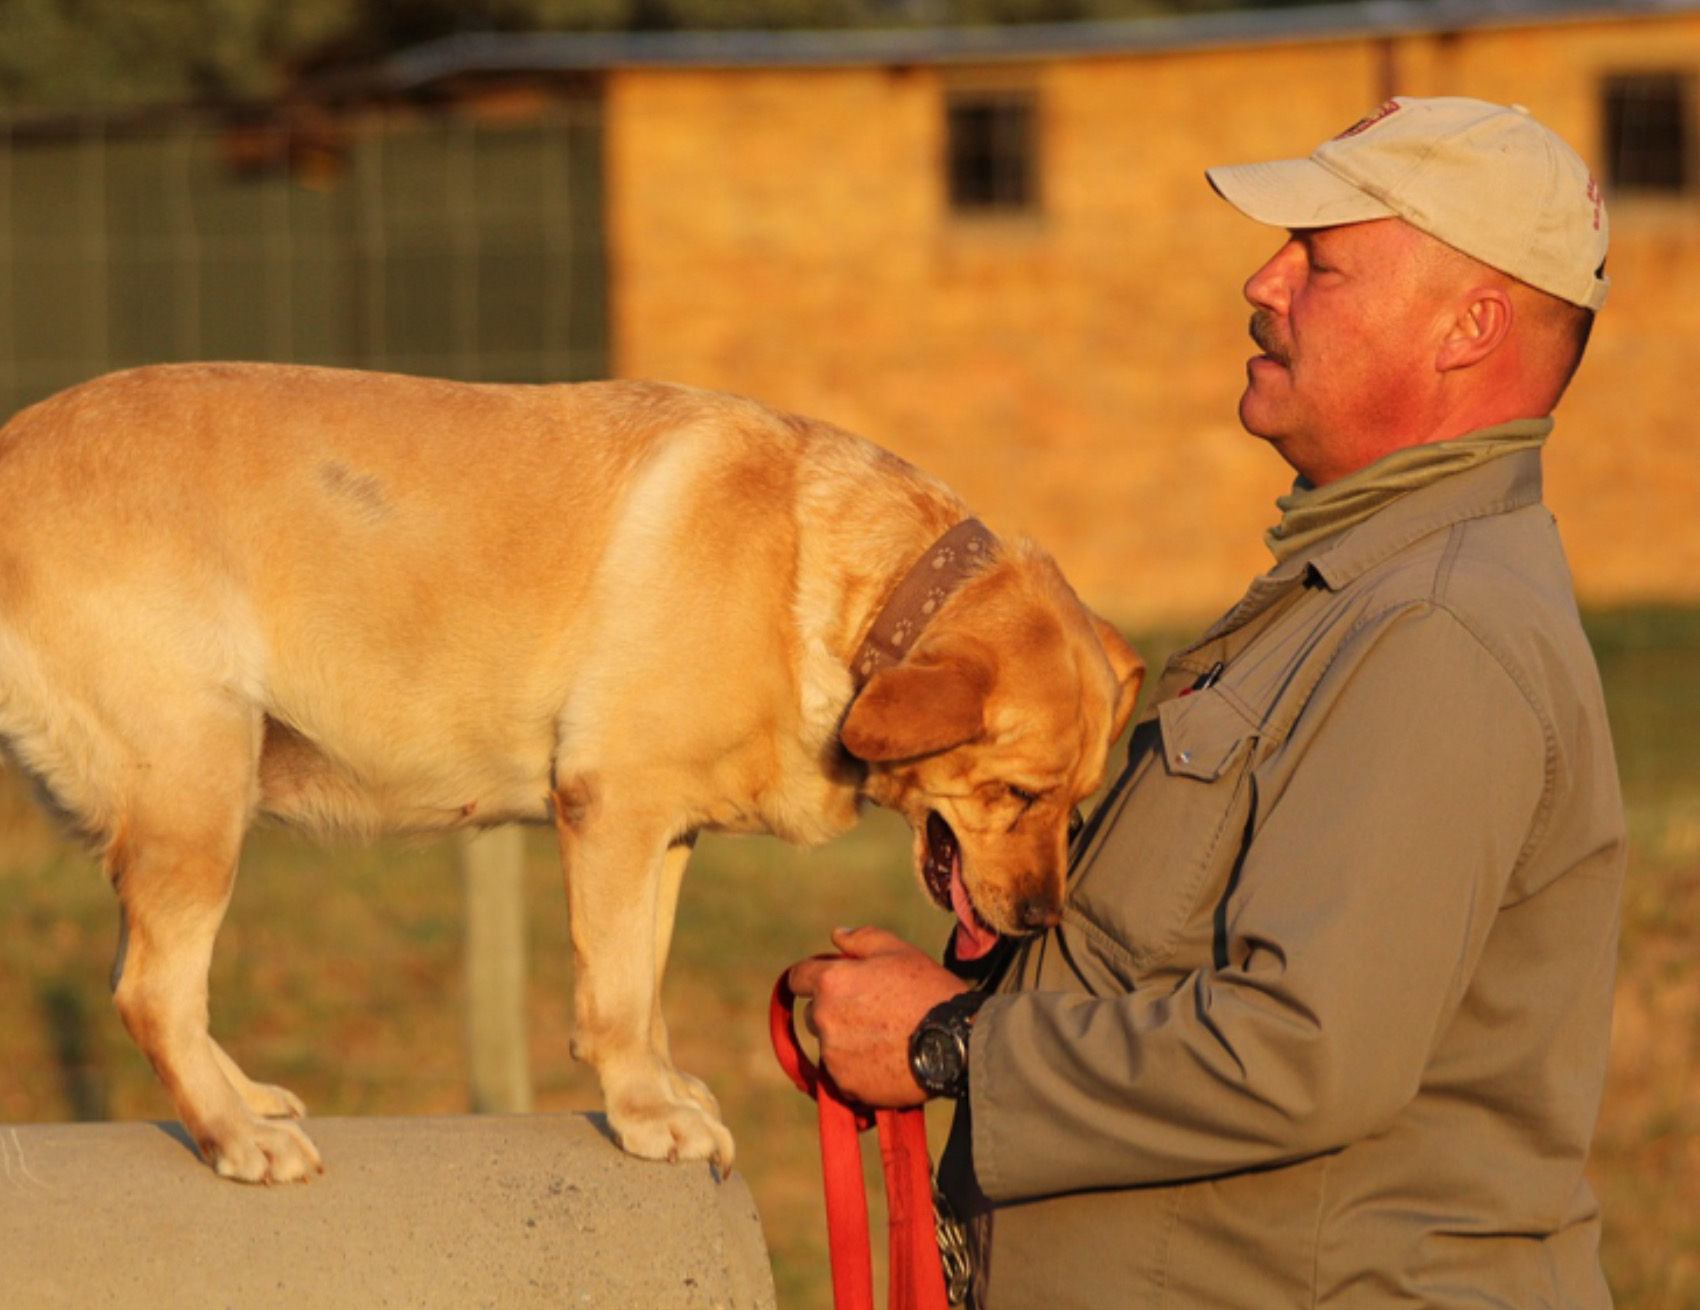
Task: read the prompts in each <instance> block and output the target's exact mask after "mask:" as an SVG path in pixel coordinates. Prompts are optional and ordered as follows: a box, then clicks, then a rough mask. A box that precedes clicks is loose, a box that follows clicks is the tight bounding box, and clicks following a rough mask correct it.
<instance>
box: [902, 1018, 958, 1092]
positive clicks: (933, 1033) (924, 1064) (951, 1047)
mask: <svg viewBox="0 0 1700 1310" xmlns="http://www.w3.org/2000/svg"><path fill="white" fill-rule="evenodd" d="M910 1065H911V1067H912V1069H913V1071H914V1074H915V1081H916V1082H918V1083H920V1084H921V1088H922V1090H923V1091H927V1092H931V1093H933V1094H934V1095H935V1096H940V1095H943V1096H948V1095H950V1094H951V1092H952V1090H953V1089H954V1087H955V1084H956V1082H957V1080H958V1079H960V1078H961V1077H962V1045H961V1042H960V1040H959V1039H958V1038H957V1036H956V1034H954V1033H951V1032H947V1031H946V1030H945V1029H943V1028H934V1027H932V1026H931V1025H929V1026H927V1027H925V1028H923V1029H921V1031H920V1032H918V1033H916V1034H915V1043H914V1048H913V1049H912V1050H911V1052H910Z"/></svg>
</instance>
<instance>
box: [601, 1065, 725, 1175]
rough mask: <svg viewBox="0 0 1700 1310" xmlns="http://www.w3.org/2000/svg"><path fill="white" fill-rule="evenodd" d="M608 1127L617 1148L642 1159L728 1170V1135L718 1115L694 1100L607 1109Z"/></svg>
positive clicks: (668, 1101) (705, 1090) (710, 1098)
mask: <svg viewBox="0 0 1700 1310" xmlns="http://www.w3.org/2000/svg"><path fill="white" fill-rule="evenodd" d="M693 1081H694V1080H693ZM704 1092H705V1094H706V1093H707V1089H706V1088H705V1089H704ZM713 1099H714V1098H713V1097H712V1096H710V1097H709V1100H711V1101H712V1100H713ZM608 1124H609V1127H611V1128H612V1129H613V1130H614V1137H615V1139H616V1140H617V1141H618V1142H619V1143H620V1146H621V1148H622V1149H623V1150H625V1151H627V1152H628V1153H629V1154H631V1155H635V1156H639V1157H640V1158H642V1159H645V1160H667V1161H671V1162H673V1163H678V1162H679V1161H681V1160H707V1161H709V1162H710V1163H712V1164H714V1165H715V1166H716V1167H717V1168H719V1169H720V1170H721V1171H722V1172H724V1171H727V1170H730V1169H731V1167H732V1158H733V1154H734V1151H733V1146H732V1134H731V1133H730V1132H729V1131H727V1128H726V1125H725V1124H723V1123H721V1122H720V1116H719V1115H718V1114H714V1113H711V1112H710V1111H709V1110H708V1109H707V1108H706V1107H705V1106H703V1105H701V1104H699V1103H697V1102H696V1101H695V1100H692V1101H690V1102H680V1101H675V1100H667V1101H662V1102H658V1103H651V1104H638V1105H626V1106H624V1107H621V1108H615V1107H612V1106H611V1107H610V1108H609V1111H608Z"/></svg>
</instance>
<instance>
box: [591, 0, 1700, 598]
mask: <svg viewBox="0 0 1700 1310" xmlns="http://www.w3.org/2000/svg"><path fill="white" fill-rule="evenodd" d="M1697 67H1700V13H1689V14H1672V15H1668V16H1661V17H1650V18H1649V17H1641V18H1631V17H1618V18H1609V19H1601V20H1598V21H1585V22H1584V21H1566V22H1556V21H1549V22H1546V23H1544V24H1543V23H1530V24H1526V25H1522V26H1517V27H1508V28H1504V29H1487V30H1481V29H1477V30H1471V31H1467V32H1462V33H1454V34H1450V35H1432V34H1424V35H1415V34H1412V35H1400V36H1393V37H1387V36H1379V37H1361V38H1352V37H1347V38H1337V39H1315V40H1286V41H1265V42H1259V43H1247V44H1242V45H1222V46H1213V47H1210V48H1193V49H1184V50H1179V51H1167V52H1128V53H1121V54H1112V55H1094V56H1076V57H1068V58H1047V59H1033V60H1009V61H1003V62H999V63H996V64H991V65H986V66H982V67H978V68H975V67H970V66H961V65H953V64H926V63H922V64H919V65H911V66H906V67H886V66H855V65H851V66H835V67H827V68H794V69H786V68H747V67H746V68H724V69H713V68H672V69H667V68H651V69H644V68H630V69H625V70H620V71H618V72H615V73H613V74H611V75H610V76H609V78H608V82H607V97H608V99H607V119H606V122H607V134H608V135H607V144H606V150H607V168H608V185H609V189H610V211H609V234H610V243H611V273H612V279H613V282H612V303H613V305H614V323H613V333H614V343H613V358H614V364H615V371H616V372H617V373H619V374H622V375H625V376H646V377H662V378H669V379H673V380H676V381H682V382H688V383H692V384H696V385H701V386H708V387H714V388H720V389H725V390H731V391H738V392H742V393H746V394H750V395H754V396H757V397H760V398H762V399H764V400H767V401H769V402H771V403H774V404H777V405H780V406H783V407H787V408H791V409H794V410H797V411H800V412H804V413H809V414H813V415H817V416H819V417H822V418H827V419H830V420H832V421H834V422H837V423H839V424H841V425H843V426H846V427H849V428H851V429H853V430H856V431H859V432H861V433H863V434H864V435H866V436H869V437H871V438H873V439H874V440H876V441H879V442H880V443H881V444H884V445H886V446H889V447H891V448H892V449H894V450H896V451H898V452H899V453H901V454H903V455H905V456H906V457H908V458H910V459H912V460H914V461H915V462H917V463H919V464H921V465H922V466H924V467H926V468H928V469H930V470H932V471H933V472H935V473H937V474H939V475H940V476H942V477H943V478H945V479H946V480H947V481H948V482H950V483H951V484H952V485H954V486H955V487H956V488H957V489H958V490H959V491H960V492H961V493H962V494H963V495H964V496H965V497H966V498H967V499H968V501H969V502H970V503H971V504H972V505H973V506H974V507H975V508H976V509H977V510H978V511H979V512H980V513H981V515H982V517H984V518H986V519H987V520H988V522H990V523H991V524H992V526H993V527H994V528H996V529H998V530H1000V531H1005V532H1024V533H1027V534H1029V535H1032V536H1034V537H1036V538H1038V539H1039V540H1040V541H1041V542H1043V543H1045V544H1046V545H1047V546H1049V547H1050V548H1051V549H1052V551H1053V552H1054V553H1055V554H1056V555H1057V556H1058V558H1059V559H1060V561H1061V562H1062V564H1063V566H1064V568H1065V570H1066V571H1067V572H1068V573H1069V575H1070V577H1071V578H1072V579H1073V580H1074V581H1075V583H1076V586H1077V587H1078V589H1079V590H1080V591H1081V592H1082V594H1083V595H1084V596H1085V597H1086V598H1087V599H1088V600H1089V601H1090V602H1092V603H1093V604H1095V605H1097V606H1098V607H1099V608H1101V609H1102V610H1104V611H1105V612H1106V613H1108V614H1110V615H1112V616H1114V617H1116V618H1117V619H1119V620H1122V621H1124V622H1130V623H1145V622H1152V621H1161V620H1168V619H1181V620H1190V619H1193V618H1196V617H1199V616H1203V615H1207V614H1209V613H1212V612H1215V611H1217V610H1219V609H1221V608H1222V607H1223V606H1225V605H1227V604H1229V603H1231V602H1232V600H1233V599H1235V598H1236V597H1237V596H1238V594H1239V592H1240V590H1241V589H1242V587H1243V584H1244V582H1245V581H1246V579H1247V578H1248V577H1249V576H1251V575H1252V574H1254V573H1256V572H1258V571H1260V570H1261V569H1263V568H1264V567H1266V566H1267V564H1268V562H1269V560H1268V557H1267V555H1266V553H1265V552H1264V550H1263V547H1262V545H1261V530H1262V529H1263V528H1264V527H1265V526H1267V525H1268V524H1269V523H1270V522H1272V521H1273V518H1274V517H1275V511H1274V509H1273V506H1272V501H1273V499H1274V498H1275V497H1276V496H1277V495H1279V494H1281V493H1282V492H1284V491H1285V490H1286V489H1287V487H1288V485H1289V483H1290V475H1289V473H1288V472H1287V470H1286V467H1285V465H1283V464H1282V463H1281V462H1280V461H1279V460H1278V459H1277V458H1276V457H1275V456H1274V455H1273V454H1272V453H1271V452H1270V451H1268V450H1267V449H1266V448H1264V447H1262V445H1261V444H1260V443H1258V442H1256V441H1255V440H1254V439H1252V438H1250V437H1248V436H1246V435H1245V434H1244V433H1243V432H1242V431H1241V430H1240V428H1239V426H1238V423H1237V421H1236V418H1235V402H1236V400H1237V397H1238V394H1239V390H1240V386H1241V382H1242V380H1243V364H1244V361H1245V359H1246V357H1247V356H1248V355H1249V354H1251V353H1253V352H1252V348H1251V347H1250V344H1249V341H1248V339H1247V336H1246V323H1247V320H1248V316H1249V311H1248V308H1247V306H1246V305H1245V303H1244V302H1243V300H1242V298H1241V294H1240V288H1241V286H1242V284H1243V282H1244V280H1245V278H1246V276H1247V275H1248V274H1249V273H1250V272H1251V271H1252V270H1253V269H1254V268H1255V267H1256V266H1257V265H1258V264H1259V263H1261V261H1262V260H1263V259H1264V258H1265V257H1266V256H1267V254H1268V253H1269V252H1270V251H1271V250H1273V248H1274V247H1275V245H1276V244H1277V243H1278V240H1279V238H1278V235H1277V234H1276V233H1273V232H1271V231H1269V230H1268V229H1261V228H1259V227H1257V226H1255V225H1254V224H1251V223H1250V222H1248V221H1247V220H1245V219H1243V218H1241V217H1240V216H1238V215H1237V214H1236V213H1234V212H1233V211H1232V210H1230V209H1229V208H1228V207H1227V206H1226V205H1225V204H1223V203H1222V202H1221V201H1220V200H1218V199H1216V197H1215V196H1214V195H1213V194H1212V193H1211V192H1210V190H1209V188H1208V186H1207V185H1206V183H1205V182H1204V180H1203V176H1202V173H1203V170H1204V168H1205V167H1207V166H1208V165H1211V164H1215V163H1231V162H1238V161H1243V160H1249V159H1257V158H1270V157H1279V156H1283V155H1291V154H1303V153H1306V152H1308V150H1309V149H1310V148H1311V147H1312V146H1313V145H1314V144H1316V143H1317V142H1318V141H1320V140H1322V139H1324V138H1325V137H1328V136H1331V135H1333V134H1334V133H1336V132H1338V131H1340V130H1342V129H1343V128H1345V127H1346V126H1348V125H1350V124H1351V123H1352V122H1354V121H1355V120H1356V119H1357V118H1358V117H1360V116H1361V115H1362V114H1364V113H1366V112H1368V111H1369V110H1370V109H1372V108H1373V107H1374V106H1375V105H1376V104H1377V103H1379V102H1380V100H1381V99H1382V98H1384V96H1385V95H1386V94H1388V93H1389V92H1393V91H1396V92H1399V93H1405V94H1413V95H1438V94H1462V95H1474V96H1480V97H1483V98H1486V99H1493V100H1499V101H1502V102H1512V101H1516V102H1521V103H1524V104H1526V105H1528V106H1530V107H1531V108H1532V109H1533V110H1534V112H1535V113H1536V115H1537V116H1538V117H1540V118H1541V119H1543V121H1545V122H1547V123H1548V124H1549V125H1550V126H1552V127H1554V128H1555V129H1557V130H1558V131H1559V132H1561V133H1562V134H1563V135H1564V136H1566V137H1567V138H1568V139H1569V140H1570V141H1571V142H1572V143H1573V144H1575V145H1576V146H1577V147H1578V149H1579V150H1581V152H1582V153H1583V154H1584V156H1586V157H1588V158H1589V159H1590V161H1591V162H1593V163H1595V165H1596V168H1598V166H1599V160H1598V158H1597V156H1598V150H1599V145H1598V143H1599V140H1600V132H1601V127H1600V122H1599V115H1600V108H1599V82H1600V79H1601V78H1602V77H1603V76H1606V75H1608V74H1612V73H1619V72H1623V71H1626V70H1635V69H1660V70H1663V69H1691V68H1697ZM975 83H983V84H986V85H989V86H994V87H1000V88H1001V87H1007V88H1012V89H1022V88H1025V89H1030V90H1031V91H1033V92H1035V93H1036V95H1037V103H1038V105H1039V123H1040V138H1039V141H1040V145H1039V158H1040V161H1041V181H1040V188H1041V194H1042V200H1041V203H1040V206H1039V213H1038V214H1037V216H1032V217H1023V218H1006V219H965V218H962V217H960V216H955V215H953V214H952V213H950V212H949V206H948V204H947V200H946V194H945V184H944V181H943V167H942V155H943V151H944V140H943V134H944V113H943V108H942V105H943V97H944V96H945V94H946V93H947V91H948V90H949V89H951V88H952V87H955V86H958V85H973V84H975ZM1612 221H1613V253H1612V257H1611V263H1610V269H1611V273H1612V276H1613V281H1614V288H1613V293H1612V301H1611V304H1610V305H1609V307H1608V309H1607V310H1606V312H1605V314H1604V315H1603V316H1602V319H1601V322H1600V324H1599V327H1598V329H1597V331H1596V335H1595V341H1594V345H1593V348H1592V353H1591V355H1590V358H1589V360H1588V362H1587V364H1586V366H1585V367H1584V369H1583V372H1582V375H1581V376H1580V377H1579V379H1578V381H1577V382H1576V384H1575V386H1574V387H1573V389H1572V391H1571V394H1570V395H1569V396H1568V397H1567V398H1566V401H1565V403H1564V405H1563V407H1562V408H1561V409H1560V411H1559V420H1560V422H1559V427H1558V431H1557V433H1556V435H1555V437H1554V440H1553V443H1552V445H1551V446H1550V447H1549V450H1550V457H1549V475H1548V483H1549V502H1550V503H1551V504H1552V506H1553V508H1554V509H1555V511H1556V512H1557V514H1558V516H1559V518H1560V521H1561V524H1562V526H1563V530H1564V533H1565V536H1566V540H1567V542H1568V545H1569V549H1570V554H1571V558H1572V563H1573V565H1574V568H1575V572H1576V575H1577V581H1578V585H1579V589H1580V591H1581V593H1582V595H1583V597H1584V599H1585V600H1586V601H1588V602H1591V603H1598V604H1610V603H1622V602H1628V601H1634V600H1642V599H1649V598H1657V599H1675V598H1685V599H1693V598H1696V597H1700V527H1697V526H1696V524H1695V521H1694V520H1695V516H1696V510H1697V509H1700V504H1697V502H1700V430H1697V425H1696V423H1695V422H1694V420H1693V419H1692V418H1691V416H1690V414H1689V406H1688V404H1687V396H1686V390H1687V385H1686V384H1687V383H1688V382H1689V381H1690V377H1691V375H1692V374H1694V373H1696V371H1700V331H1697V329H1700V321H1697V320H1700V295H1696V288H1697V287H1700V281H1697V277H1696V275H1697V273H1700V199H1697V198H1696V197H1693V196H1689V197H1687V198H1685V199H1683V200H1680V201H1672V200H1658V201H1636V200H1634V199H1631V198H1628V197H1623V198H1618V199H1617V201H1616V203H1615V204H1614V205H1613V208H1612Z"/></svg>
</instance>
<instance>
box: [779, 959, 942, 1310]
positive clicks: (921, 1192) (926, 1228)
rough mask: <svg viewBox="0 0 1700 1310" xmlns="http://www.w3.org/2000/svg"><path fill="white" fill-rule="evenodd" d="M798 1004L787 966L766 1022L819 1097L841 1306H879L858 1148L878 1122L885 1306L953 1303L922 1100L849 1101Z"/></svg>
mask: <svg viewBox="0 0 1700 1310" xmlns="http://www.w3.org/2000/svg"><path fill="white" fill-rule="evenodd" d="M816 958H817V959H827V960H830V959H842V958H843V957H842V956H835V955H822V956H817V957H816ZM796 1003H797V997H796V994H795V993H794V992H793V991H792V990H791V981H790V974H789V971H787V972H786V973H782V974H780V975H779V981H778V982H777V983H776V984H775V985H774V988H773V1001H772V1003H771V1005H770V1006H769V1007H768V1029H769V1034H770V1036H771V1037H772V1039H773V1052H774V1054H775V1056H777V1057H778V1059H779V1064H780V1067H781V1068H783V1069H784V1070H785V1072H786V1074H787V1075H788V1076H789V1077H790V1079H791V1081H792V1082H793V1083H795V1084H796V1085H797V1089H798V1090H799V1091H801V1092H802V1093H803V1094H804V1095H805V1096H808V1097H810V1098H812V1099H813V1100H814V1102H815V1107H816V1111H817V1114H818V1115H819V1119H820V1148H821V1178H822V1183H823V1187H824V1190H825V1192H826V1230H827V1249H828V1252H829V1254H830V1256H831V1260H832V1303H833V1305H834V1307H836V1310H873V1307H874V1278H873V1255H872V1238H871V1235H870V1233H869V1228H868V1193H867V1187H866V1185H865V1184H864V1182H863V1180H862V1148H861V1145H860V1143H859V1142H858V1140H857V1139H858V1134H860V1133H863V1132H865V1131H867V1129H868V1128H870V1127H872V1126H874V1125H875V1124H878V1126H879V1139H880V1161H881V1164H882V1165H883V1166H884V1170H885V1197H886V1212H887V1215H888V1220H889V1231H888V1233H887V1244H888V1248H889V1252H890V1257H891V1259H890V1275H891V1277H890V1284H889V1287H888V1290H887V1300H886V1305H887V1307H888V1310H947V1301H946V1296H945V1280H944V1271H943V1268H942V1266H941V1263H940V1256H939V1242H938V1229H937V1224H938V1217H937V1212H936V1210H935V1207H934V1190H933V1175H932V1161H931V1158H930V1157H929V1156H928V1154H927V1126H926V1118H925V1116H924V1115H923V1114H922V1113H921V1110H920V1107H918V1106H917V1107H914V1108H912V1109H907V1110H879V1111H870V1110H868V1108H867V1107H866V1106H859V1105H854V1104H852V1103H851V1102H850V1101H848V1100H846V1099H845V1097H844V1094H843V1093H842V1092H840V1091H839V1090H838V1088H837V1087H836V1086H835V1085H834V1084H833V1081H832V1079H831V1077H829V1076H828V1075H827V1073H826V1072H825V1070H823V1069H821V1068H820V1067H819V1066H818V1065H816V1064H815V1063H814V1062H813V1061H811V1060H810V1059H809V1058H808V1056H807V1055H805V1054H804V1053H803V1049H802V1045H801V1043H800V1042H799V1041H798V1040H797V1029H796V1024H795V1022H794V1018H793V1013H794V1011H795V1008H796Z"/></svg>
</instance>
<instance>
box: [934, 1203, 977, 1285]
mask: <svg viewBox="0 0 1700 1310" xmlns="http://www.w3.org/2000/svg"><path fill="white" fill-rule="evenodd" d="M933 1228H934V1231H935V1232H937V1234H938V1239H939V1264H940V1265H941V1266H943V1269H944V1294H945V1297H946V1299H948V1300H949V1302H950V1303H951V1304H952V1305H966V1304H968V1286H969V1283H970V1281H971V1279H972V1275H973V1271H974V1266H973V1262H972V1260H971V1258H970V1257H969V1254H968V1228H967V1225H965V1224H964V1223H963V1222H962V1221H961V1220H960V1219H958V1218H957V1217H956V1214H955V1212H954V1211H953V1210H952V1209H951V1208H950V1202H949V1201H947V1200H945V1196H944V1193H943V1192H941V1191H939V1187H938V1183H936V1182H935V1183H934V1184H933Z"/></svg>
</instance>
